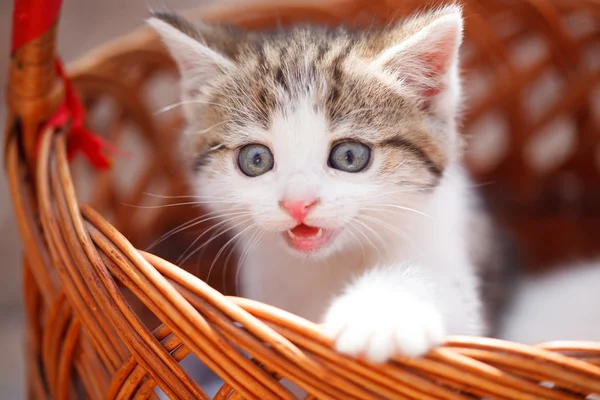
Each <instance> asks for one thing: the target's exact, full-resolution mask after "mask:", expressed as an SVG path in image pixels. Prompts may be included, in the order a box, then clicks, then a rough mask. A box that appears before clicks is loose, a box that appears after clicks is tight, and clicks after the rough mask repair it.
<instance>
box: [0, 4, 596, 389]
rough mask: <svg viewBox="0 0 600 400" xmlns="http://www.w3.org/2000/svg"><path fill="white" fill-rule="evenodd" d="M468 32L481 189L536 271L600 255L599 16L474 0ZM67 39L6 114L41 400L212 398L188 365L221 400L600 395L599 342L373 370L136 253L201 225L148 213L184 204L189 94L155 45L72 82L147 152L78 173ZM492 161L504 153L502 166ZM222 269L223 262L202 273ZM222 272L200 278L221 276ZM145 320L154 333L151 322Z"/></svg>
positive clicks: (309, 329) (81, 64) (120, 137)
mask: <svg viewBox="0 0 600 400" xmlns="http://www.w3.org/2000/svg"><path fill="white" fill-rule="evenodd" d="M424 3H431V2H425V1H419V0H370V1H366V0H319V1H317V0H310V1H300V0H297V1H296V2H284V3H281V2H278V1H272V2H270V3H256V4H244V5H235V6H223V5H219V6H217V7H215V8H212V9H206V10H204V11H202V12H201V13H200V15H201V16H202V17H203V18H204V19H205V20H208V21H218V22H225V23H235V24H239V25H242V26H245V27H250V28H262V27H266V26H273V25H274V24H281V25H287V24H290V23H294V22H298V21H306V20H311V21H315V22H319V23H327V24H337V23H339V22H344V23H349V24H370V23H373V22H378V23H385V22H386V21H389V20H390V19H392V18H397V17H401V16H402V15H406V14H408V13H410V12H412V11H414V10H415V9H417V8H419V7H421V6H422V5H423V4H424ZM465 16H466V21H467V25H466V36H467V39H466V43H465V46H464V49H463V50H464V51H463V52H464V68H465V75H466V78H467V79H466V80H467V88H468V90H467V93H468V94H469V95H468V98H469V103H470V104H469V107H468V111H467V112H466V115H465V124H464V125H465V132H467V134H470V135H471V136H472V137H471V139H470V140H471V145H472V146H471V148H470V151H469V153H468V156H467V163H468V165H469V167H470V169H471V171H472V172H473V174H474V175H475V177H476V178H477V180H478V181H479V182H480V183H481V184H482V185H483V187H484V190H485V192H486V194H487V196H488V198H489V200H490V201H491V204H492V206H493V207H494V210H495V211H496V212H497V213H498V215H499V216H500V217H501V218H504V219H505V220H506V221H508V222H509V223H510V225H511V227H512V228H513V229H514V231H515V232H516V233H517V234H518V235H519V237H520V239H521V244H522V247H523V249H524V251H525V255H526V256H527V258H528V261H529V263H530V265H533V266H535V267H541V266H543V265H549V264H550V263H551V262H556V261H560V260H565V259H569V258H570V257H575V256H586V255H592V254H597V253H598V250H599V249H600V235H598V232H599V230H600V213H599V212H598V211H599V210H600V176H599V174H600V173H599V171H600V168H599V164H600V162H599V159H600V29H599V28H600V1H598V0H519V1H517V0H513V1H510V0H507V1H481V0H466V1H465ZM55 36H56V26H53V27H52V28H51V29H50V30H49V31H47V32H46V33H45V34H44V35H43V36H42V37H41V38H38V39H36V40H35V41H33V42H31V43H29V44H27V45H26V46H24V47H23V48H21V49H19V50H18V51H17V52H16V53H15V54H14V56H13V60H12V65H11V75H10V82H9V90H8V97H7V98H8V103H9V111H10V118H9V121H8V130H7V137H6V141H5V144H6V173H7V175H8V178H9V182H10V190H11V194H12V198H13V203H14V208H15V213H16V215H17V217H18V222H19V228H20V233H21V237H22V240H23V244H24V248H25V251H24V254H25V261H24V268H23V272H24V276H25V288H24V292H25V300H26V311H27V321H28V331H27V349H28V352H27V354H28V360H27V363H28V391H29V397H30V398H32V399H42V398H48V397H51V398H54V399H67V398H82V397H81V396H82V394H83V393H85V394H86V396H87V397H89V398H92V399H101V398H107V399H129V398H135V399H142V398H155V394H154V392H153V390H154V387H155V385H158V386H160V388H161V389H163V391H164V392H165V393H167V394H168V395H169V396H170V397H171V398H174V399H175V398H182V399H183V398H186V399H191V398H207V396H206V395H205V393H204V392H203V391H202V388H200V387H199V386H198V385H197V383H195V382H194V381H192V380H191V379H190V378H189V376H188V375H187V374H186V372H185V371H183V369H182V368H181V366H180V365H179V363H178V361H180V360H181V359H182V358H183V357H185V356H186V355H187V354H189V353H190V352H193V353H194V354H195V355H196V356H198V357H199V358H200V359H201V360H202V361H203V362H204V363H205V364H206V365H207V366H209V367H210V368H211V369H212V370H214V371H215V372H216V373H217V374H218V375H219V376H220V377H221V378H223V380H224V381H225V382H226V383H225V385H224V386H223V387H222V389H221V390H220V392H219V394H218V395H217V396H216V398H217V399H227V398H230V399H241V398H246V399H270V398H291V394H290V393H289V392H288V391H287V389H285V388H284V387H283V386H281V385H280V384H279V383H278V379H279V378H281V377H285V378H287V379H288V380H290V381H292V382H294V383H296V384H297V385H298V386H300V387H302V388H304V389H305V390H306V391H308V392H309V393H310V396H309V398H311V399H315V398H318V399H349V398H357V399H381V398H394V399H468V398H477V397H490V398H494V399H518V400H522V399H556V400H559V399H565V400H566V399H581V398H585V396H586V395H588V394H590V393H598V394H600V343H581V342H577V343H575V342H563V343H552V344H547V345H540V346H536V347H532V346H524V345H519V344H515V343H506V342H502V341H497V340H491V339H484V338H462V337H456V338H451V339H450V340H449V341H448V343H447V344H446V345H445V346H444V347H442V348H439V349H436V350H434V351H432V352H431V353H430V354H429V355H428V356H427V357H425V358H422V359H403V358H398V359H397V360H396V362H394V363H389V364H387V365H383V366H373V365H369V364H367V363H364V362H362V361H360V360H353V359H349V358H347V357H344V356H341V355H339V354H336V353H335V352H334V351H332V350H331V349H330V343H329V342H328V341H327V340H326V339H325V338H324V337H323V336H322V335H321V333H320V331H319V328H318V326H316V325H314V324H312V323H309V322H307V321H304V320H301V319H299V318H297V317H295V316H293V315H289V314H287V313H284V312H282V311H280V310H276V309H273V308H271V307H268V306H265V305H262V304H258V303H255V302H252V301H249V300H244V299H240V298H234V297H226V296H224V295H222V294H221V293H220V292H218V291H216V290H215V289H212V288H211V287H210V286H208V285H207V284H206V283H204V282H203V281H202V280H201V279H199V278H197V277H195V276H194V275H193V274H191V273H189V272H186V271H185V270H183V269H180V268H178V267H176V266H175V265H174V264H172V263H170V262H168V261H165V260H164V259H170V260H175V258H176V256H177V255H178V254H181V251H182V250H183V249H185V247H182V246H185V245H186V243H185V240H183V242H184V243H183V244H181V243H180V242H181V240H179V241H171V242H170V244H167V245H163V246H162V247H159V248H157V249H155V250H153V251H154V253H155V254H158V255H161V256H162V257H163V258H159V257H158V256H157V255H153V254H150V253H148V252H144V251H140V250H138V249H142V248H146V246H148V245H149V244H150V243H151V242H152V241H153V240H154V239H156V238H157V237H158V236H160V234H162V233H164V232H165V231H167V230H168V229H169V228H172V227H174V226H176V225H178V224H179V223H181V222H184V221H186V220H188V219H189V218H190V217H191V216H193V215H199V213H201V211H200V210H197V209H191V208H184V207H181V208H180V207H166V208H165V207H161V208H153V207H155V206H157V205H161V204H166V203H168V202H169V201H172V200H168V199H165V198H161V197H157V196H148V195H145V194H144V193H146V192H151V193H161V194H164V195H165V196H176V195H180V194H183V193H185V192H186V188H185V182H184V180H183V178H182V176H181V171H180V170H179V169H178V162H177V159H176V157H175V156H174V153H173V143H174V142H175V140H174V138H175V136H176V135H177V134H178V130H179V129H181V120H180V118H179V116H178V114H177V110H172V112H171V111H169V112H164V113H161V114H155V113H154V112H155V111H156V110H157V109H159V108H160V107H161V104H159V103H160V102H161V101H164V100H165V97H168V96H167V95H166V94H165V93H167V92H168V91H169V90H171V91H172V89H173V87H175V85H173V82H175V79H176V77H175V75H174V74H175V71H174V69H173V65H172V62H171V61H170V60H169V58H168V57H167V55H166V54H165V51H164V50H163V48H162V46H161V45H160V43H159V41H158V40H157V38H156V37H155V35H154V34H153V33H152V32H150V31H149V30H148V29H141V30H139V31H136V32H134V33H133V34H131V35H129V36H126V37H123V38H119V39H117V40H115V41H114V42H112V43H109V44H107V45H105V46H102V47H101V48H99V49H97V50H95V51H93V52H92V53H90V54H88V55H87V56H85V57H84V58H82V59H81V60H79V61H78V62H76V63H74V64H73V65H71V66H70V68H69V74H70V76H71V78H72V80H73V82H74V84H75V85H76V87H77V89H78V91H79V93H80V94H81V97H82V99H83V100H84V102H85V104H86V105H87V108H88V111H89V124H90V126H92V127H93V129H94V130H95V132H98V133H100V134H103V135H104V136H105V137H107V138H108V139H109V140H110V141H111V142H113V143H115V144H116V145H118V146H119V147H122V148H125V149H129V150H130V151H131V152H132V153H134V159H133V160H120V161H119V162H118V163H117V164H116V165H114V166H113V168H112V169H111V170H110V171H108V172H96V171H90V170H89V169H88V168H87V166H86V164H85V163H83V162H79V161H77V162H75V163H73V164H71V165H70V164H69V163H68V161H67V154H66V153H67V151H66V148H67V147H66V145H67V143H66V137H67V135H68V131H58V132H55V131H54V130H51V129H47V130H45V131H42V132H39V129H40V126H41V125H42V123H43V122H44V121H45V120H46V119H47V118H48V117H49V116H50V115H51V113H52V112H53V110H54V109H55V108H56V106H57V104H58V102H59V101H60V99H61V96H62V94H63V87H62V86H61V84H60V82H59V81H58V80H56V79H55V78H56V77H55V74H54V57H55V49H54V46H55ZM548 88H550V90H548ZM157 91H158V92H157ZM157 93H158V95H157ZM171 95H172V96H175V93H171ZM561 140H562V141H561ZM547 143H554V145H553V146H554V147H552V146H551V147H547ZM544 146H546V147H544ZM36 147H37V148H38V150H37V151H36ZM481 148H484V149H485V148H487V149H488V150H489V148H492V150H494V151H493V152H492V153H491V154H492V155H494V157H492V156H490V155H489V154H490V153H489V151H488V153H485V152H481V153H482V154H488V155H484V156H482V155H481V154H480V153H478V151H480V149H481ZM539 148H541V149H542V150H539ZM540 154H541V156H540ZM548 154H550V155H551V157H548ZM544 156H546V157H544ZM548 160H549V161H548ZM74 182H75V183H74ZM124 182H126V183H127V184H123V183H124ZM76 188H77V191H76ZM86 203H87V204H89V205H85V204H86ZM131 205H142V206H143V207H145V208H139V207H138V208H133V207H131ZM108 221H111V223H109V222H108ZM177 246H179V247H177ZM215 248H217V249H218V248H219V247H215ZM212 255H214V253H213V254H211V250H210V249H208V250H207V254H206V256H205V257H204V258H203V260H208V261H209V262H210V261H211V260H212ZM205 264H206V263H205V262H201V264H200V265H198V266H197V265H195V264H193V265H186V266H185V267H186V269H188V270H189V271H191V272H194V273H196V274H197V275H198V276H200V277H204V276H205V275H204V274H205V273H206V272H207V269H206V266H207V265H205ZM225 266H226V262H225V260H223V262H222V263H221V264H220V265H219V266H218V267H217V268H216V270H218V271H225V272H226V273H227V272H228V270H227V269H226V268H224V267H225ZM227 278H228V276H227V275H222V274H221V273H218V274H215V275H213V276H211V280H210V283H212V284H213V285H214V286H221V289H222V290H223V291H225V292H232V291H233V289H234V288H233V287H232V286H231V279H227ZM224 282H230V284H229V285H222V284H223V283H224ZM147 312H150V313H151V314H152V315H153V316H154V319H153V320H152V319H147V318H144V319H143V320H142V318H141V316H144V315H146V314H147ZM158 322H160V323H161V324H160V325H158ZM156 326H158V327H156ZM241 326H242V327H243V328H242V327H241ZM155 327H156V328H155ZM240 350H242V351H243V352H245V353H247V354H250V355H251V356H252V357H253V360H252V361H251V360H249V359H247V358H246V357H245V356H244V355H243V354H242V353H241V352H240ZM254 361H255V362H254ZM542 381H544V382H553V383H554V386H553V387H548V385H545V386H541V385H539V382H542Z"/></svg>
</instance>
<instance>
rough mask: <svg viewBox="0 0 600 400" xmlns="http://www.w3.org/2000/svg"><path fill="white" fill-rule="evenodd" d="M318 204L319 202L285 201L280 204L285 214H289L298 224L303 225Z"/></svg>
mask: <svg viewBox="0 0 600 400" xmlns="http://www.w3.org/2000/svg"><path fill="white" fill-rule="evenodd" d="M316 204H317V200H314V199H313V200H303V201H296V200H283V201H280V202H279V205H280V206H281V208H283V210H284V211H285V212H287V213H288V214H289V215H290V216H291V217H292V218H294V219H295V220H296V221H297V222H298V223H302V222H303V221H304V219H305V218H306V215H307V214H308V213H309V211H310V209H311V208H313V207H314V206H315V205H316Z"/></svg>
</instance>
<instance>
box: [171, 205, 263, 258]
mask: <svg viewBox="0 0 600 400" xmlns="http://www.w3.org/2000/svg"><path fill="white" fill-rule="evenodd" d="M240 217H242V216H241V215H240V216H236V217H232V218H229V219H227V220H225V221H221V222H219V223H217V224H215V225H213V226H212V227H210V228H208V229H207V230H206V231H204V232H202V234H200V235H199V236H198V237H197V238H196V239H195V240H194V241H193V242H192V244H190V245H189V246H188V248H187V249H186V250H185V251H184V252H183V254H182V255H181V257H179V259H178V260H177V264H179V265H181V264H184V263H185V262H186V261H187V260H189V259H190V257H192V256H193V255H194V254H196V253H197V252H199V251H200V250H201V249H202V248H204V247H206V246H207V245H208V244H209V243H211V242H212V241H213V240H215V239H217V238H218V237H220V236H221V235H223V234H224V233H226V232H229V231H230V230H232V229H235V228H236V227H237V226H240V225H242V224H244V223H246V222H248V221H251V220H252V218H248V219H245V220H243V221H242V222H239V223H237V224H234V225H233V226H231V227H229V228H227V229H224V230H223V231H221V232H220V233H219V234H218V235H216V236H214V237H212V238H210V239H209V240H207V241H206V242H204V243H202V244H201V245H200V246H199V247H198V248H196V249H194V250H193V251H192V252H190V253H189V254H188V255H187V256H185V255H186V253H187V252H188V251H189V250H190V249H191V248H192V247H193V246H194V245H195V244H196V243H198V240H200V239H201V238H202V236H204V235H205V234H206V233H208V232H210V231H211V230H213V229H214V228H216V227H218V226H220V225H223V224H226V223H228V222H230V221H232V220H234V219H237V218H240ZM184 256H185V257H184Z"/></svg>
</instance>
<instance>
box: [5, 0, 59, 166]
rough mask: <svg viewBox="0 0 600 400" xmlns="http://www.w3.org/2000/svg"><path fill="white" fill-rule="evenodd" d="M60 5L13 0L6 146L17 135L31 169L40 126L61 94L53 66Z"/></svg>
mask: <svg viewBox="0 0 600 400" xmlns="http://www.w3.org/2000/svg"><path fill="white" fill-rule="evenodd" d="M61 5H62V0H14V13H13V21H12V24H13V25H12V46H11V61H10V67H9V77H8V88H7V92H6V97H7V98H6V102H7V105H8V118H7V132H6V137H5V148H6V146H7V145H8V143H9V140H10V139H11V137H12V136H13V135H17V136H18V138H19V139H20V145H21V149H22V151H23V152H24V156H25V157H26V159H27V164H28V166H29V168H30V171H31V172H33V171H34V169H33V168H34V166H35V163H34V157H35V147H36V146H35V145H36V141H37V137H38V134H39V130H40V127H41V126H42V125H43V123H44V122H45V121H46V120H47V119H48V118H49V117H50V116H51V115H52V113H53V112H54V110H55V109H56V108H57V107H58V105H59V103H60V101H61V99H62V96H63V93H62V88H61V85H60V83H59V81H58V80H57V79H56V70H55V46H56V33H57V24H58V16H59V13H60V8H61Z"/></svg>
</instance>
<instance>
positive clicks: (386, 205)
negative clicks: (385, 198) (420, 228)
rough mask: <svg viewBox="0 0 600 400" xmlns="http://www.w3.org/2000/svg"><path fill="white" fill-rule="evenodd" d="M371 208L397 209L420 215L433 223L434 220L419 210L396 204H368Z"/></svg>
mask: <svg viewBox="0 0 600 400" xmlns="http://www.w3.org/2000/svg"><path fill="white" fill-rule="evenodd" d="M369 205H371V206H382V207H392V208H397V209H399V210H404V211H410V212H412V213H415V214H418V215H422V216H424V217H427V218H430V219H432V220H434V221H435V218H433V217H432V216H431V215H429V214H426V213H424V212H422V211H419V210H415V209H414V208H410V207H404V206H399V205H397V204H369Z"/></svg>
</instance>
